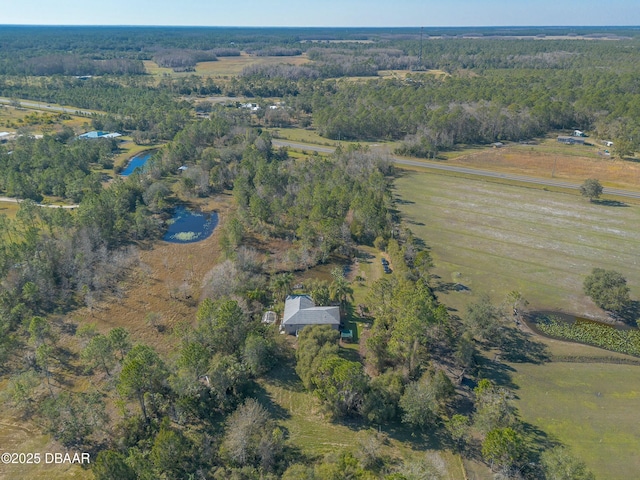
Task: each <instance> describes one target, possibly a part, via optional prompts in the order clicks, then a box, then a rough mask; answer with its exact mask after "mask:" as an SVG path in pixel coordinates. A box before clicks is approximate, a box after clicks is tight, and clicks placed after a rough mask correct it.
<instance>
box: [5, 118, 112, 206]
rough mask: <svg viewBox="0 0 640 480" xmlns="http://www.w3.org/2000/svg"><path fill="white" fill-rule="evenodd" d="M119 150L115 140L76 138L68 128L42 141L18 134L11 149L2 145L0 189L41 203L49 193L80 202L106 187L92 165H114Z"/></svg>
mask: <svg viewBox="0 0 640 480" xmlns="http://www.w3.org/2000/svg"><path fill="white" fill-rule="evenodd" d="M116 151H117V143H116V141H115V140H113V139H100V140H96V141H82V140H76V137H75V134H74V132H73V130H71V129H70V128H68V127H67V128H64V129H63V130H62V131H61V132H59V133H58V134H57V135H47V136H45V137H44V138H43V139H41V140H36V139H35V138H34V137H30V136H28V135H25V136H21V137H18V139H17V140H16V141H15V142H14V143H13V144H12V145H11V151H10V152H9V151H7V149H6V147H4V146H3V147H0V191H2V192H3V193H4V194H5V195H8V196H10V197H18V198H23V199H24V198H29V199H32V200H35V201H38V202H39V201H41V200H42V198H43V196H45V195H53V196H56V197H62V198H68V199H70V200H71V201H73V202H80V201H81V200H82V199H83V198H84V196H85V195H87V194H89V193H93V194H97V193H99V192H100V191H101V190H102V185H101V178H100V175H98V174H97V173H93V171H92V167H95V166H100V167H101V168H112V167H113V155H114V153H115V152H116Z"/></svg>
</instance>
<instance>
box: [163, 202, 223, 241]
mask: <svg viewBox="0 0 640 480" xmlns="http://www.w3.org/2000/svg"><path fill="white" fill-rule="evenodd" d="M168 223H169V228H168V229H167V232H166V233H165V234H164V237H162V239H163V240H164V241H165V242H171V243H194V242H199V241H201V240H204V239H205V238H208V237H209V236H211V234H212V233H213V230H214V229H215V228H216V226H217V225H218V214H217V213H216V212H210V213H200V212H197V211H193V210H190V209H188V208H187V207H185V206H179V207H176V209H175V212H174V214H173V218H172V219H171V220H169V222H168Z"/></svg>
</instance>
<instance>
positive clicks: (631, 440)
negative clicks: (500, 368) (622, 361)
mask: <svg viewBox="0 0 640 480" xmlns="http://www.w3.org/2000/svg"><path fill="white" fill-rule="evenodd" d="M514 367H515V368H516V372H515V373H514V375H513V381H514V383H515V384H516V385H517V386H518V387H519V388H518V390H517V391H516V395H517V397H518V400H517V402H516V405H517V407H518V410H519V411H520V414H521V416H522V419H523V420H524V421H526V422H530V423H533V424H535V425H537V426H538V427H540V428H542V429H543V430H544V431H545V432H546V433H547V434H548V435H549V436H550V439H551V440H556V441H557V440H560V441H561V442H562V443H564V444H566V445H569V446H570V447H571V449H572V450H573V452H574V453H575V454H576V455H577V456H578V457H579V458H581V459H582V460H583V461H584V462H585V463H586V464H587V465H588V467H589V468H590V469H591V470H592V471H593V472H594V473H595V474H596V478H602V479H611V480H614V479H620V480H624V479H629V478H637V475H638V472H639V471H640V456H638V450H640V422H638V418H637V417H638V413H637V412H638V399H639V398H640V375H639V374H640V366H635V365H613V364H594V363H562V362H558V363H556V362H552V363H548V364H546V365H531V364H518V365H514Z"/></svg>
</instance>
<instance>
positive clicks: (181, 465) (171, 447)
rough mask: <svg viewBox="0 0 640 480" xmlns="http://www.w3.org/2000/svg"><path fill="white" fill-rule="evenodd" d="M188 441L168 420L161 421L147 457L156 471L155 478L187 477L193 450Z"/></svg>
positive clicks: (176, 479) (191, 462) (191, 465)
mask: <svg viewBox="0 0 640 480" xmlns="http://www.w3.org/2000/svg"><path fill="white" fill-rule="evenodd" d="M190 446H191V445H190V442H189V440H188V439H187V437H185V436H184V435H183V434H182V432H181V431H179V430H174V429H172V428H170V426H169V420H168V419H167V418H165V419H164V420H163V421H162V426H161V427H160V431H159V432H158V435H156V438H155V440H154V442H153V447H152V448H151V452H150V454H149V458H150V460H151V462H152V463H153V466H154V469H155V471H156V473H157V475H158V476H157V477H156V478H166V479H167V480H172V479H175V480H180V479H183V478H186V477H187V475H186V474H187V472H188V471H189V470H190V469H192V468H193V464H194V462H193V461H192V460H193V452H191V451H190V450H191V448H190Z"/></svg>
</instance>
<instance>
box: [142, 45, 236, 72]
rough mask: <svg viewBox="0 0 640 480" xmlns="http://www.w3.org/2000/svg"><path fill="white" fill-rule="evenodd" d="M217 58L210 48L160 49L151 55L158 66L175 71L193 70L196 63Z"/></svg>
mask: <svg viewBox="0 0 640 480" xmlns="http://www.w3.org/2000/svg"><path fill="white" fill-rule="evenodd" d="M237 54H238V55H240V52H237ZM217 59H218V55H217V54H216V53H215V52H214V51H212V50H207V51H203V50H162V51H159V52H158V53H156V54H155V55H154V56H153V61H154V62H156V63H157V64H158V65H159V66H161V67H168V68H172V69H173V71H175V72H184V71H193V69H194V68H195V66H196V63H198V62H213V61H215V60H217Z"/></svg>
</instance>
